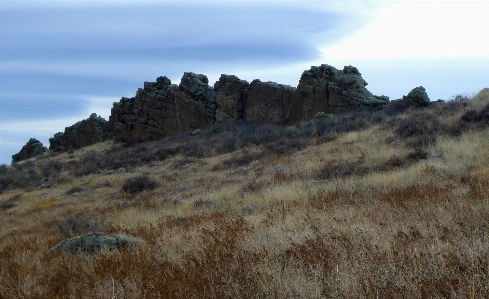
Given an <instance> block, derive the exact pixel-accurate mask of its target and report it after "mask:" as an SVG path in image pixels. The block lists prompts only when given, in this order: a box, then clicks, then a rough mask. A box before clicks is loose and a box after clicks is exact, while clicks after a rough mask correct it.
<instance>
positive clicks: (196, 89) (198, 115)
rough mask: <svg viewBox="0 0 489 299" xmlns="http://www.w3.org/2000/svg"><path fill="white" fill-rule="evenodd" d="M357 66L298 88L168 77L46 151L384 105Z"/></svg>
mask: <svg viewBox="0 0 489 299" xmlns="http://www.w3.org/2000/svg"><path fill="white" fill-rule="evenodd" d="M366 86H367V82H366V81H365V80H364V79H363V78H362V76H361V74H360V72H359V71H358V69H357V68H355V67H353V66H345V67H344V69H343V70H337V69H336V68H334V67H332V66H330V65H327V64H323V65H321V66H313V67H311V69H310V70H306V71H304V72H303V73H302V76H301V79H300V81H299V84H298V86H297V88H294V87H292V86H288V85H283V84H278V83H275V82H262V81H260V80H258V79H256V80H253V81H252V82H251V83H249V82H248V81H246V80H241V79H239V78H238V77H236V76H234V75H225V74H223V75H221V77H220V78H219V80H218V81H217V82H216V83H215V84H214V86H210V85H209V80H208V78H207V76H205V75H202V74H195V73H191V72H187V73H184V75H183V77H182V79H181V82H180V84H179V85H176V84H172V83H171V81H170V79H168V78H167V77H158V78H157V79H156V82H145V83H144V87H143V88H140V89H138V91H137V92H136V95H135V96H134V97H132V98H126V97H123V98H122V99H121V100H120V101H119V102H117V103H114V105H113V107H112V110H111V115H110V117H109V120H108V121H105V120H104V119H102V118H101V117H97V115H96V114H92V115H91V116H90V117H89V118H88V119H86V120H83V121H81V122H78V123H77V124H75V125H73V126H70V127H68V128H66V129H65V131H64V132H60V133H57V134H55V136H54V137H53V138H51V139H50V140H49V143H50V147H49V148H50V149H54V150H67V149H73V148H81V147H84V146H87V145H90V144H93V143H96V142H99V141H103V140H107V139H117V140H121V141H125V140H137V141H148V140H156V139H160V138H162V137H165V136H168V135H173V134H177V133H180V132H184V131H189V130H195V129H199V128H202V127H205V126H207V125H210V124H216V123H223V122H227V121H230V120H240V119H243V120H246V121H250V122H258V123H297V122H299V121H301V120H306V119H311V118H313V117H314V116H315V115H316V114H317V113H318V112H324V113H327V114H333V113H342V112H348V111H352V110H355V109H357V108H360V107H366V108H372V109H380V108H382V107H384V106H385V105H387V104H388V103H389V98H388V97H385V96H375V95H373V94H372V93H370V92H369V91H368V90H367V89H366Z"/></svg>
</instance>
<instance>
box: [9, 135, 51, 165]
mask: <svg viewBox="0 0 489 299" xmlns="http://www.w3.org/2000/svg"><path fill="white" fill-rule="evenodd" d="M47 150H48V149H47V148H46V147H45V146H44V145H43V144H42V143H41V142H40V141H39V140H37V139H35V138H31V139H29V141H28V142H27V143H26V144H25V145H24V146H23V147H22V149H21V150H20V152H18V153H17V154H15V155H12V162H19V161H23V160H27V159H30V158H32V157H35V156H37V155H40V154H42V153H44V152H45V151H47Z"/></svg>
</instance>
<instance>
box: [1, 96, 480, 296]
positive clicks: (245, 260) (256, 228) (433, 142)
mask: <svg viewBox="0 0 489 299" xmlns="http://www.w3.org/2000/svg"><path fill="white" fill-rule="evenodd" d="M488 140H489V90H487V89H486V90H484V91H482V92H481V93H479V94H478V95H477V96H475V97H473V98H472V99H467V98H464V97H457V98H456V99H454V100H453V101H450V102H447V103H437V104H434V105H432V106H431V107H429V108H422V109H421V108H420V109H413V110H409V109H408V110H406V109H404V108H403V107H396V106H395V105H391V106H390V107H388V109H386V110H384V111H378V112H361V111H359V112H356V113H350V114H344V115H336V116H329V117H326V118H324V119H316V120H311V121H308V122H304V123H301V124H299V125H296V126H285V125H284V126H277V125H273V126H272V125H254V124H248V123H239V122H238V123H229V124H224V125H220V126H213V127H210V128H206V129H203V130H201V131H200V132H194V134H190V133H188V134H182V135H179V136H174V137H169V138H166V139H164V140H161V141H155V142H151V143H142V144H136V143H132V142H130V141H129V142H126V143H125V144H120V143H116V142H106V143H99V144H96V145H93V146H90V147H87V148H84V149H81V150H78V151H73V152H67V153H53V152H51V153H46V154H43V155H42V156H38V157H36V158H34V159H32V160H28V161H24V162H19V163H16V164H14V165H13V166H12V167H6V166H3V167H1V168H0V190H1V193H0V298H488V297H489V273H488V272H489V198H488V197H489V147H488ZM92 231H100V232H106V233H124V234H127V235H131V236H135V237H138V238H141V239H143V240H144V243H143V244H141V245H140V246H138V247H136V248H134V249H127V250H126V249H123V250H120V251H117V250H116V251H107V250H106V251H102V253H100V254H88V253H79V254H63V253H60V252H58V251H53V250H50V248H51V247H53V246H54V245H56V244H57V243H58V242H60V241H61V240H64V239H66V238H69V237H74V236H78V235H82V234H85V233H88V232H92Z"/></svg>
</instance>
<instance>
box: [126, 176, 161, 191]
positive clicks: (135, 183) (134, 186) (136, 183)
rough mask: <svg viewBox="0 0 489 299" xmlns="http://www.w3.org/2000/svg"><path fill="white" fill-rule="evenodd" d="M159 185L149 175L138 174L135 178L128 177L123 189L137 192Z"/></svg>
mask: <svg viewBox="0 0 489 299" xmlns="http://www.w3.org/2000/svg"><path fill="white" fill-rule="evenodd" d="M156 187H157V183H156V182H155V181H153V180H152V179H150V178H149V177H148V176H136V177H134V178H130V179H127V180H126V182H125V183H124V185H122V188H121V189H122V191H124V192H127V193H131V194H135V193H139V192H142V191H144V190H153V189H155V188H156Z"/></svg>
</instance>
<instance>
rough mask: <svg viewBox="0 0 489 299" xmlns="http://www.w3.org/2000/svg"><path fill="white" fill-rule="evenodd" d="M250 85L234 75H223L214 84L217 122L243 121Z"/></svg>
mask: <svg viewBox="0 0 489 299" xmlns="http://www.w3.org/2000/svg"><path fill="white" fill-rule="evenodd" d="M248 86H249V83H248V81H246V80H241V79H239V78H238V77H236V76H234V75H225V74H222V75H221V77H220V78H219V81H217V82H216V83H215V84H214V89H215V90H216V92H217V95H216V104H217V109H216V122H217V123H222V122H225V121H228V120H232V119H235V120H237V119H242V118H243V113H244V108H245V104H246V99H247V94H246V89H247V88H248Z"/></svg>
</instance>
